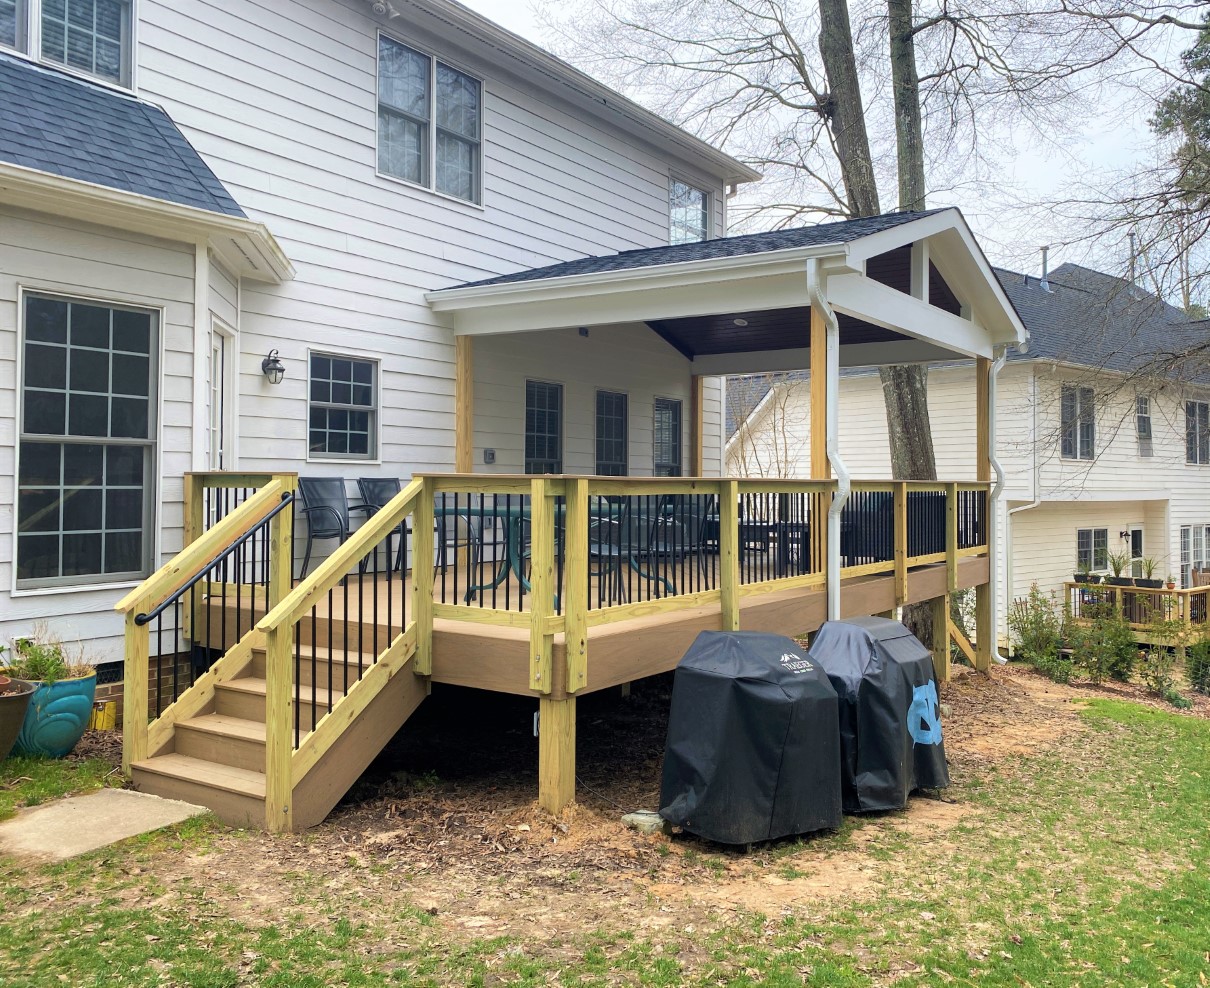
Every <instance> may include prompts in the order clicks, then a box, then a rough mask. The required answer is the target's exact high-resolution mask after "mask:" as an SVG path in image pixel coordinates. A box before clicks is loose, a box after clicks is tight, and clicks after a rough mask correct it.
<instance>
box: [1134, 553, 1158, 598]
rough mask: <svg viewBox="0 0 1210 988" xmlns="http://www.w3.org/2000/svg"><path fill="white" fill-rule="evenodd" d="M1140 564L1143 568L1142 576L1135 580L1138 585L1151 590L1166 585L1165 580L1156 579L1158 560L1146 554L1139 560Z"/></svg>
mask: <svg viewBox="0 0 1210 988" xmlns="http://www.w3.org/2000/svg"><path fill="white" fill-rule="evenodd" d="M1139 566H1140V567H1141V568H1142V570H1143V575H1142V577H1138V578H1136V579H1135V581H1134V585H1135V586H1136V587H1146V588H1147V589H1149V590H1161V589H1163V586H1164V581H1163V580H1157V579H1155V570H1156V566H1157V564H1156V561H1155V560H1154V559H1152V558H1151V557H1150V556H1146V557H1144V558H1143V559H1140V560H1139Z"/></svg>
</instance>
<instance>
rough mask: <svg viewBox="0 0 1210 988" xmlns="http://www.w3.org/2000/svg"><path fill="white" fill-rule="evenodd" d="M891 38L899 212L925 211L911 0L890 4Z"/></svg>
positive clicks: (921, 130) (921, 132)
mask: <svg viewBox="0 0 1210 988" xmlns="http://www.w3.org/2000/svg"><path fill="white" fill-rule="evenodd" d="M887 15H888V20H889V26H890V35H891V85H892V91H893V93H894V96H895V147H896V150H897V152H898V164H899V209H900V211H901V212H906V211H911V212H916V211H918V210H921V209H924V128H923V127H922V126H921V123H920V77H919V76H918V75H917V73H916V36H915V34H914V33H913V32H912V0H887Z"/></svg>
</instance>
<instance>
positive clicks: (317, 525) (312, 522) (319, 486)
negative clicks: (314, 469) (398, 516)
mask: <svg viewBox="0 0 1210 988" xmlns="http://www.w3.org/2000/svg"><path fill="white" fill-rule="evenodd" d="M298 490H299V493H300V494H302V499H303V509H302V514H303V517H304V518H306V520H307V551H306V552H305V553H304V554H303V565H302V572H301V573H300V574H299V576H298V578H299V579H300V580H302V579H304V578H305V577H306V575H307V567H308V566H309V565H310V564H311V548H312V546H313V545H314V543H315V540H316V539H339V540H340V544H341V545H343V544H344V543H345V541H346V540H347V539H348V537H349V517H350V515H351V514H352V513H353V512H354V511H361V512H368V511H369V505H366V504H350V503H349V494H348V491H347V490H346V488H345V480H344V477H299V478H298Z"/></svg>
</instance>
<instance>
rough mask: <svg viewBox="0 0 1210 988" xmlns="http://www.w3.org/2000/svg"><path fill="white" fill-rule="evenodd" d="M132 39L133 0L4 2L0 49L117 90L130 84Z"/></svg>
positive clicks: (0, 16) (1, 5)
mask: <svg viewBox="0 0 1210 988" xmlns="http://www.w3.org/2000/svg"><path fill="white" fill-rule="evenodd" d="M29 25H32V28H33V30H32V32H30V31H27V30H26V27H27V26H29ZM31 33H32V36H31ZM133 37H134V24H133V3H132V0H0V45H4V46H6V47H8V48H15V49H16V50H17V51H19V52H22V53H24V54H27V55H30V56H31V57H36V58H39V59H41V60H42V61H44V62H52V63H54V64H55V65H62V66H65V67H66V68H69V69H73V70H75V71H76V72H83V73H85V74H87V75H90V76H94V77H95V78H97V79H101V80H104V81H105V82H112V83H114V84H115V85H118V86H126V87H129V86H130V80H131V74H132V69H131V67H132V65H133V62H134V57H133V48H134V44H133Z"/></svg>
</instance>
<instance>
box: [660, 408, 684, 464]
mask: <svg viewBox="0 0 1210 988" xmlns="http://www.w3.org/2000/svg"><path fill="white" fill-rule="evenodd" d="M681 408H682V405H681V402H680V400H679V399H676V398H656V400H655V417H654V428H653V430H652V431H653V435H652V445H653V446H654V451H655V464H654V466H655V471H654V472H655V476H657V477H680V476H681V475H682V474H683V473H684V472H685V471H684V467H683V465H682V452H681V429H682V426H681Z"/></svg>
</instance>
